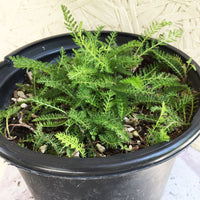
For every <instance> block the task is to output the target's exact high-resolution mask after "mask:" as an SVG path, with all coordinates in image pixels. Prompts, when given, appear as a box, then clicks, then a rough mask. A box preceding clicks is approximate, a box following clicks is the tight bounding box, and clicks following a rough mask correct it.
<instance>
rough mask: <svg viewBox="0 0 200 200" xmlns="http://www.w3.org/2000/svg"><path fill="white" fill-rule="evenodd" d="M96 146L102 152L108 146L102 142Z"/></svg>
mask: <svg viewBox="0 0 200 200" xmlns="http://www.w3.org/2000/svg"><path fill="white" fill-rule="evenodd" d="M96 147H97V149H98V151H99V152H100V153H103V152H104V151H105V150H106V148H105V147H104V146H102V145H101V144H96Z"/></svg>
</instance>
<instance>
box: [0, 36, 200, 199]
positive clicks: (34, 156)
mask: <svg viewBox="0 0 200 200" xmlns="http://www.w3.org/2000/svg"><path fill="white" fill-rule="evenodd" d="M108 33H109V32H103V33H102V34H101V39H102V40H104V39H105V37H106V36H107V35H108ZM137 38H138V35H134V34H127V33H118V37H117V43H118V44H119V45H121V44H123V43H126V42H128V41H130V40H133V39H137ZM61 46H63V47H64V49H65V50H66V53H67V54H69V55H71V54H72V52H73V51H72V48H77V46H76V45H75V44H74V42H73V40H72V38H71V36H70V35H68V34H65V35H60V36H56V37H52V38H48V39H44V40H41V41H39V42H36V43H33V44H31V45H28V46H26V47H23V48H22V49H19V50H17V51H16V52H13V53H12V54H10V55H8V56H7V57H6V58H5V61H4V62H3V63H0V109H4V108H5V107H6V106H7V105H8V103H9V99H10V98H11V95H12V93H13V91H14V89H15V88H16V86H15V83H17V82H23V79H24V71H22V70H20V69H15V68H13V65H12V62H11V61H10V60H9V56H15V55H19V56H26V57H29V58H33V59H38V60H41V61H45V62H53V63H55V62H56V60H57V59H58V58H59V52H60V48H61ZM162 48H164V49H165V50H167V51H169V52H172V53H177V54H179V55H180V56H181V57H182V58H183V60H184V61H186V60H189V56H187V55H186V54H184V53H183V52H181V51H179V50H177V49H176V48H174V47H172V46H169V45H168V46H166V47H162ZM192 63H193V64H194V65H195V66H196V67H197V72H194V71H193V72H191V73H190V75H189V80H190V81H191V82H192V85H193V86H194V87H195V88H197V89H199V88H200V68H199V66H198V65H197V64H196V63H195V62H194V61H193V62H192ZM199 119H200V110H199V111H198V112H197V114H196V115H195V117H194V118H193V120H192V123H191V127H190V128H189V129H188V130H187V131H186V132H184V133H183V134H182V135H181V136H179V137H178V138H176V139H174V140H173V141H170V142H168V143H167V142H165V143H160V144H157V145H154V146H152V147H149V148H146V149H142V150H139V151H136V152H131V153H127V154H123V155H115V156H111V157H107V158H85V159H77V158H59V157H57V156H52V155H45V154H41V153H38V152H33V151H30V150H28V149H24V148H21V147H19V146H18V145H16V144H14V143H12V142H10V141H7V140H6V139H5V138H4V137H3V136H2V135H0V156H2V157H4V158H5V159H6V160H8V161H9V162H10V163H12V164H13V165H15V166H17V167H19V169H20V172H21V174H22V175H23V177H24V179H25V180H26V182H27V184H28V186H29V188H30V190H31V191H32V193H33V195H34V197H35V198H36V200H47V199H48V200H49V199H50V200H67V199H69V200H90V199H91V200H93V199H98V200H102V199H104V200H119V199H120V200H133V199H135V200H140V199H141V200H145V199H146V200H154V199H155V200H157V199H160V198H161V195H162V192H163V190H164V186H165V184H166V182H167V179H168V176H169V173H170V170H171V167H172V164H173V162H174V158H175V155H177V153H179V152H180V151H181V150H183V149H184V148H185V147H187V146H188V145H189V144H190V143H191V142H193V141H194V140H195V139H196V138H197V137H198V135H199V132H200V123H199Z"/></svg>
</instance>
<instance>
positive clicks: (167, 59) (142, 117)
mask: <svg viewBox="0 0 200 200" xmlns="http://www.w3.org/2000/svg"><path fill="white" fill-rule="evenodd" d="M62 11H63V14H64V18H65V25H66V28H67V29H68V30H69V31H70V32H71V35H72V37H73V40H74V43H75V44H76V45H77V46H78V47H79V48H77V49H73V56H68V55H67V54H66V53H65V50H64V48H61V51H60V59H59V60H58V61H57V63H56V64H52V63H44V62H41V61H38V60H32V59H28V58H25V57H19V56H16V57H11V58H10V59H11V61H12V62H13V63H14V67H16V68H21V69H23V70H26V81H25V83H24V84H18V89H17V90H16V91H15V96H17V99H16V98H12V101H11V103H10V105H9V107H7V109H6V110H1V111H0V122H1V130H0V131H1V133H2V134H4V135H5V136H6V137H7V138H8V139H9V140H12V141H15V142H16V143H18V144H19V145H20V146H23V147H26V148H30V149H31V150H34V151H41V152H42V153H49V154H57V155H58V156H68V157H74V156H78V157H82V158H84V157H96V156H107V155H113V154H117V153H125V152H129V151H135V150H137V149H140V148H145V147H148V146H150V145H154V144H156V143H159V142H168V141H170V139H172V138H173V135H174V133H182V132H183V131H184V130H185V129H186V128H187V127H188V126H189V124H190V121H191V119H192V116H193V114H194V111H195V105H196V101H197V97H196V96H195V91H193V89H192V88H191V87H190V86H189V85H188V84H187V75H188V71H190V70H195V67H194V66H193V65H191V59H190V60H189V61H188V62H187V63H183V61H182V60H181V58H180V57H178V56H177V55H171V54H169V53H167V52H164V51H162V50H161V48H160V47H162V46H164V45H166V43H170V42H173V41H176V40H177V38H179V37H181V35H182V30H181V29H178V30H173V31H169V33H168V34H160V36H159V38H158V39H157V40H154V39H150V38H151V37H152V35H153V34H155V33H157V32H159V31H160V30H161V29H162V28H163V27H166V26H170V25H171V22H167V21H166V20H163V21H161V22H153V23H152V24H151V25H150V27H149V28H148V29H147V30H146V31H145V32H144V34H142V35H141V37H140V38H139V39H138V40H132V41H130V42H127V43H125V44H123V45H121V46H120V45H118V44H117V32H112V33H110V34H109V36H108V37H107V38H106V39H105V41H103V40H101V31H102V28H103V27H99V28H97V31H95V32H88V31H86V30H84V29H83V28H82V23H79V24H78V23H77V22H76V21H75V19H74V18H73V17H72V15H71V13H70V11H69V10H68V9H67V7H65V6H62Z"/></svg>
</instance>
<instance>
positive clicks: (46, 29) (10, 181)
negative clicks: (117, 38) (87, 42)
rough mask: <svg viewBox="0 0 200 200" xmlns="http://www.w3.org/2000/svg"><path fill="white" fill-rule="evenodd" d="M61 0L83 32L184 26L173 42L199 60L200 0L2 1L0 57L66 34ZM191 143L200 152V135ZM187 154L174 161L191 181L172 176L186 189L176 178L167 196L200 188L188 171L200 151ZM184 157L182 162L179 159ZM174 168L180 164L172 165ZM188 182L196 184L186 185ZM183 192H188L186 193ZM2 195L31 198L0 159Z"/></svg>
mask: <svg viewBox="0 0 200 200" xmlns="http://www.w3.org/2000/svg"><path fill="white" fill-rule="evenodd" d="M61 4H64V5H66V6H67V7H68V8H69V9H70V10H71V12H72V14H73V16H74V17H75V19H76V20H77V21H83V27H84V28H85V29H87V30H95V29H96V27H97V26H100V25H104V30H117V31H123V32H130V33H138V34H140V33H142V32H143V31H144V29H145V28H146V27H148V26H149V25H150V24H151V23H152V22H153V21H155V20H157V21H161V20H163V19H166V20H168V21H172V22H173V26H172V28H182V29H183V31H184V32H183V36H182V38H181V39H180V40H178V41H177V42H176V43H174V44H173V45H174V46H176V47H178V48H180V49H181V50H182V51H184V52H185V53H187V54H188V55H189V56H191V57H192V58H193V59H194V60H195V61H196V62H197V63H199V64H200V0H195V1H194V0H162V1H161V0H42V1H41V0H6V1H5V0H0V61H2V60H3V59H4V56H6V55H7V54H9V53H10V52H12V51H14V50H16V49H17V48H19V47H22V46H23V45H26V44H28V43H31V42H33V41H36V40H39V39H42V38H45V37H49V36H52V35H57V34H61V33H66V32H67V30H66V29H65V26H64V23H63V22H64V20H63V15H62V11H61V7H60V6H61ZM192 147H193V148H195V149H196V150H200V138H199V139H198V140H196V141H195V142H194V143H193V144H192ZM187 152H188V151H187ZM189 152H190V153H183V154H181V155H182V157H179V158H178V159H177V160H178V161H177V162H176V163H178V164H176V166H179V167H181V166H185V168H184V167H182V169H183V170H185V171H183V177H186V175H184V173H187V174H190V172H191V173H192V175H191V174H190V177H191V178H192V177H193V179H191V180H192V182H191V184H190V185H187V183H189V182H188V180H189V179H187V177H186V178H185V179H183V180H182V179H181V178H180V179H179V178H178V179H176V178H174V179H173V178H172V179H170V180H171V183H173V181H174V180H178V181H179V184H180V185H181V183H185V184H186V185H187V188H185V190H184V186H183V188H181V187H178V186H176V185H175V184H176V181H175V184H174V185H173V184H172V185H173V187H172V190H174V193H173V192H171V193H173V194H175V193H177V195H178V196H177V195H175V196H173V195H172V196H168V199H185V198H186V199H189V200H192V199H195V197H194V196H191V195H193V194H194V193H196V194H199V193H198V191H199V190H198V189H197V190H195V188H196V187H197V186H200V179H198V178H197V179H195V178H194V176H193V175H195V174H196V175H198V176H200V173H199V174H198V173H196V172H194V174H193V171H187V169H188V170H193V168H195V167H196V168H197V166H198V167H199V168H200V166H199V163H198V162H196V160H198V159H197V157H198V155H199V154H198V152H197V151H195V150H193V149H190V150H189ZM191 159H193V161H194V162H193V161H191ZM182 160H183V163H181V162H182ZM186 160H187V162H186ZM188 160H189V161H188ZM191 163H193V164H191ZM184 164H185V165H184ZM191 166H193V167H191ZM187 167H189V168H187ZM176 169H179V168H174V170H176ZM177 171H179V170H177ZM172 175H173V172H172ZM181 176H182V175H180V177H181ZM171 177H173V176H171ZM184 181H185V182H184ZM192 184H195V186H193V187H191V188H190V187H189V186H192ZM198 184H199V185H198ZM172 185H171V186H172ZM183 185H184V184H183ZM169 187H170V186H168V190H169ZM6 188H7V190H6ZM186 189H189V190H186ZM175 190H177V192H175ZM181 190H182V192H181V193H180V191H181ZM170 191H171V190H170ZM184 191H185V192H184ZM187 191H191V193H190V196H188V194H187ZM169 193H170V192H169V191H168V192H166V195H169ZM180 194H181V195H182V196H180ZM2 195H3V196H2ZM13 195H14V196H13ZM166 195H165V196H166ZM184 195H185V196H184ZM0 197H1V198H0V199H4V200H18V199H19V200H28V199H29V198H30V199H31V195H30V194H29V192H28V190H27V188H26V186H25V185H24V183H23V180H22V179H21V176H20V175H19V174H18V173H17V171H16V169H15V168H14V167H12V166H7V164H5V163H4V162H3V160H1V159H0ZM183 197H185V198H183ZM187 197H188V198H187ZM23 198H24V199H23Z"/></svg>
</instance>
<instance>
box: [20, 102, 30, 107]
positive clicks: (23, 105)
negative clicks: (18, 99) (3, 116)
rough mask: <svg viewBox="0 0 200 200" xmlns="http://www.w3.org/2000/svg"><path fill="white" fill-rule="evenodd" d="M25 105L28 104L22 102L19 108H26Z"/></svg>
mask: <svg viewBox="0 0 200 200" xmlns="http://www.w3.org/2000/svg"><path fill="white" fill-rule="evenodd" d="M27 106H28V105H27V104H26V103H22V104H21V106H20V107H21V108H26V107H27Z"/></svg>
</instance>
